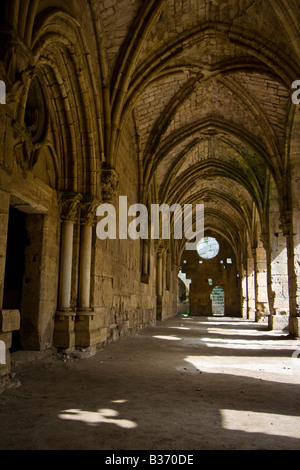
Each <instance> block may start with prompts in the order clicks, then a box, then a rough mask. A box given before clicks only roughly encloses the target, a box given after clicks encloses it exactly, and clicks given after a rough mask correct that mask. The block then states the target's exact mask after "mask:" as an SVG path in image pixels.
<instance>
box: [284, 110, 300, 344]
mask: <svg viewBox="0 0 300 470" xmlns="http://www.w3.org/2000/svg"><path fill="white" fill-rule="evenodd" d="M299 128H300V106H295V115H294V123H293V129H292V132H291V141H290V158H289V162H290V168H289V170H290V171H289V174H290V179H289V180H288V181H287V182H288V184H287V187H289V188H290V196H291V197H290V199H291V204H290V207H289V209H290V213H286V214H282V219H281V222H282V224H283V225H289V226H290V231H289V233H288V230H286V233H288V235H287V237H288V242H287V243H288V269H289V292H290V325H289V331H290V334H291V335H292V336H294V337H300V134H299Z"/></svg>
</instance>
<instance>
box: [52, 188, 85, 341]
mask: <svg viewBox="0 0 300 470" xmlns="http://www.w3.org/2000/svg"><path fill="white" fill-rule="evenodd" d="M80 201H81V196H80V195H78V194H76V195H74V194H70V195H64V196H63V198H62V210H61V218H62V231H61V252H60V277H59V296H58V310H57V312H56V318H55V327H54V346H56V347H57V348H62V349H70V348H73V347H74V346H75V315H76V314H75V312H73V311H72V309H71V286H72V264H73V235H74V224H75V222H76V218H77V214H78V209H79V205H80Z"/></svg>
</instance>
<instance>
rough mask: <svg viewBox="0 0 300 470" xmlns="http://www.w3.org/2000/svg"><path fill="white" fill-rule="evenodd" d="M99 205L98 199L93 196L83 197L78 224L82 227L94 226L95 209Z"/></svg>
mask: <svg viewBox="0 0 300 470" xmlns="http://www.w3.org/2000/svg"><path fill="white" fill-rule="evenodd" d="M100 204H101V201H100V199H97V198H96V197H93V196H90V197H89V196H87V197H84V198H83V199H82V201H81V214H80V222H81V224H82V225H91V226H93V225H95V223H96V211H97V207H98V206H99V205H100Z"/></svg>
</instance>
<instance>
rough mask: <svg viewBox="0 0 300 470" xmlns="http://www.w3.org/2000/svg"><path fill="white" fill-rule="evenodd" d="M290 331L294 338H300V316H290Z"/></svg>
mask: <svg viewBox="0 0 300 470" xmlns="http://www.w3.org/2000/svg"><path fill="white" fill-rule="evenodd" d="M289 332H290V335H291V336H292V337H294V338H300V317H292V316H290V322H289Z"/></svg>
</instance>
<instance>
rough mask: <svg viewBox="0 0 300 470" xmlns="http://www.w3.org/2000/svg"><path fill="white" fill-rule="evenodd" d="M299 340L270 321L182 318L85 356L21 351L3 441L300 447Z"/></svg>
mask: <svg viewBox="0 0 300 470" xmlns="http://www.w3.org/2000/svg"><path fill="white" fill-rule="evenodd" d="M298 349H299V355H300V341H298V340H297V341H295V340H289V339H288V338H287V337H285V336H284V335H282V334H281V335H280V334H276V333H274V332H268V331H266V327H265V326H263V325H257V324H254V323H250V322H246V321H241V320H233V319H228V318H226V319H221V318H205V319H202V320H200V319H199V318H183V317H178V318H175V319H172V320H168V321H166V322H164V323H158V324H157V325H156V326H155V327H149V328H147V329H145V330H143V331H142V332H141V333H140V334H137V335H134V336H131V337H127V338H123V339H122V340H121V341H120V342H118V343H114V344H111V345H108V346H107V347H106V348H104V349H103V350H101V351H99V352H98V353H97V354H96V355H95V356H93V357H90V358H86V359H83V360H82V359H81V360H66V362H64V361H63V360H62V359H61V357H58V356H57V355H49V356H47V357H43V358H42V359H40V360H38V361H37V362H35V363H31V362H30V355H28V362H26V361H27V359H26V357H27V356H26V354H25V353H24V354H23V359H22V357H21V361H20V354H19V353H17V355H16V356H15V359H14V365H13V374H15V376H14V380H13V381H12V385H13V386H12V387H11V388H9V389H7V390H6V391H5V392H4V393H2V395H0V449H2V450H3V449H5V450H11V449H12V450H14V449H20V450H21V449H26V450H29V449H34V450H39V449H51V450H55V449H65V450H71V449H76V450H80V449H88V450H93V449H99V450H133V449H135V450H199V449H203V450H204V449H210V450H222V449H233V450H246V449H250V450H252V449H253V450H254V449H268V450H271V449H282V450H287V449H300V359H297V358H295V357H294V358H293V357H292V356H293V354H294V353H295V351H297V350H298ZM295 355H297V353H295V354H294V356H295Z"/></svg>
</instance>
